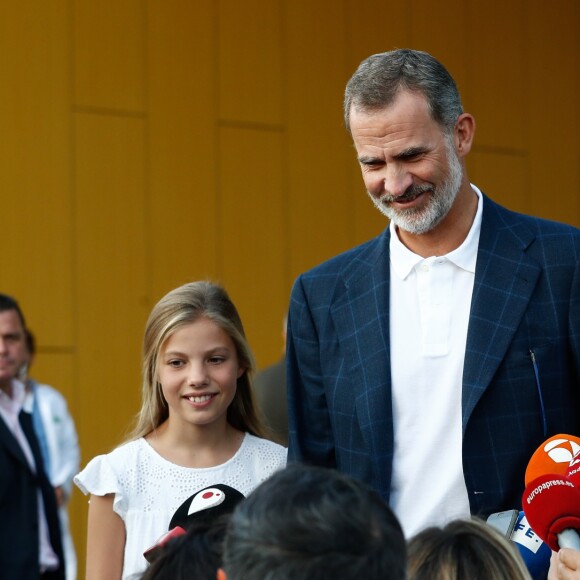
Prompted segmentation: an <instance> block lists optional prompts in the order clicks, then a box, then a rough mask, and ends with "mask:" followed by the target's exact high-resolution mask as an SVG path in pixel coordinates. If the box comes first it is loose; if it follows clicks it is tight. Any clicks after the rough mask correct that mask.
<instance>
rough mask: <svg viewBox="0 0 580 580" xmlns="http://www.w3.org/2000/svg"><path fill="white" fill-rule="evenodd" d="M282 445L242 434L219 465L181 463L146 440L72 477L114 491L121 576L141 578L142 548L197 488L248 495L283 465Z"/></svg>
mask: <svg viewBox="0 0 580 580" xmlns="http://www.w3.org/2000/svg"><path fill="white" fill-rule="evenodd" d="M286 453H287V449H286V448H285V447H282V446H281V445H278V444H277V443H273V442H271V441H267V440H266V439H260V438H258V437H254V436H253V435H250V434H249V433H246V434H245V436H244V439H243V441H242V444H241V445H240V448H239V449H238V451H237V452H236V454H235V455H234V456H233V457H232V458H231V459H230V460H228V461H226V462H225V463H223V464H222V465H217V466H215V467H207V468H191V467H181V466H179V465H176V464H174V463H171V462H170V461H167V460H166V459H164V458H163V457H161V455H159V454H158V453H157V452H156V451H155V450H154V449H153V448H152V447H151V446H150V445H149V443H147V441H145V439H143V438H141V439H137V440H135V441H131V442H129V443H126V444H125V445H122V446H120V447H117V448H116V449H114V450H113V451H111V453H108V454H107V455H99V456H97V457H95V458H94V459H92V460H91V461H90V462H89V463H88V465H87V466H86V467H85V468H84V469H83V471H81V472H80V473H79V474H78V475H77V476H75V478H74V482H75V484H76V485H77V486H78V487H79V489H80V490H81V491H82V492H83V493H84V494H93V495H98V496H104V495H106V494H115V499H114V502H113V510H114V511H115V512H116V513H117V514H119V516H120V517H121V518H122V520H123V522H124V523H125V531H126V542H125V555H124V562H123V575H122V578H123V580H130V579H134V578H140V577H141V574H142V573H143V572H144V570H145V569H146V568H147V561H146V560H145V558H144V557H143V552H144V551H145V550H146V549H147V548H149V547H151V546H152V545H153V544H154V543H155V542H156V541H157V540H158V539H159V537H160V536H161V535H162V534H163V533H164V532H166V531H167V528H168V526H169V522H170V521H171V518H172V517H173V514H174V513H175V511H176V510H177V508H178V507H179V506H180V505H181V504H182V503H183V502H184V501H185V500H186V499H187V498H188V497H190V496H192V495H193V494H194V493H195V492H196V491H198V490H200V489H203V488H204V487H208V486H210V485H213V484H217V483H222V484H225V485H229V486H230V487H233V488H234V489H237V490H238V491H240V492H241V493H242V494H243V495H245V496H247V495H248V494H249V493H250V492H251V491H252V490H253V489H254V488H256V487H257V486H258V485H259V484H260V483H261V482H262V481H264V480H265V479H267V478H268V477H269V476H270V475H272V473H274V472H275V471H277V470H279V469H282V468H284V467H285V465H286Z"/></svg>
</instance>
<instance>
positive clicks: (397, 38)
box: [329, 0, 411, 94]
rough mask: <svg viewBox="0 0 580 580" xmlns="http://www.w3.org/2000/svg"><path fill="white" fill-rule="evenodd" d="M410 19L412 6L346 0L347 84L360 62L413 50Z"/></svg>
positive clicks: (391, 1) (393, 0)
mask: <svg viewBox="0 0 580 580" xmlns="http://www.w3.org/2000/svg"><path fill="white" fill-rule="evenodd" d="M329 14H331V13H329ZM340 16H341V15H340ZM410 16H411V3H410V2H398V1H396V0H381V1H380V2H377V0H346V14H345V17H346V24H347V30H346V36H345V38H346V42H347V46H348V55H347V70H346V78H345V83H346V81H347V80H348V78H349V77H350V75H351V74H352V73H353V72H354V71H355V69H356V67H357V66H358V65H359V64H360V62H361V61H362V60H364V59H365V58H367V57H368V56H370V55H371V54H376V53H378V52H385V51H387V50H393V49H394V48H406V47H408V46H410V42H411V20H410ZM335 19H336V17H335V16H334V17H331V16H329V20H335ZM334 25H335V26H336V23H335V24H334ZM343 92H344V87H343ZM339 94H341V93H339Z"/></svg>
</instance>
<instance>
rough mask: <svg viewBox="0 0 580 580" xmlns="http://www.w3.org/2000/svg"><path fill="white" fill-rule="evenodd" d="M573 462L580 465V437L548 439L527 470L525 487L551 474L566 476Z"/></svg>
mask: <svg viewBox="0 0 580 580" xmlns="http://www.w3.org/2000/svg"><path fill="white" fill-rule="evenodd" d="M572 462H578V463H579V465H580V437H575V436H574V435H565V434H562V433H560V434H558V435H554V436H553V437H550V438H549V439H546V441H544V442H543V443H542V444H541V445H540V446H539V447H538V448H537V449H536V451H535V452H534V454H533V455H532V457H531V459H530V461H529V463H528V467H527V468H526V475H525V485H528V484H529V483H530V482H531V481H533V480H534V479H536V478H537V477H540V475H546V474H548V473H551V474H553V475H566V472H567V471H568V467H569V466H570V465H571V463H572Z"/></svg>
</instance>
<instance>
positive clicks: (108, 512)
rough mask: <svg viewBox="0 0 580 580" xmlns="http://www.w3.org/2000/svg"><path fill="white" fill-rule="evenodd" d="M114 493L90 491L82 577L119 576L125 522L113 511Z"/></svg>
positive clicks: (110, 578)
mask: <svg viewBox="0 0 580 580" xmlns="http://www.w3.org/2000/svg"><path fill="white" fill-rule="evenodd" d="M114 499H115V494H108V495H105V496H98V495H91V499H90V501H89V522H88V532H87V575H86V580H120V578H121V574H122V572H123V554H124V552H125V524H124V523H123V520H122V519H121V518H120V517H119V516H118V515H117V514H116V513H115V512H114V511H113V500H114Z"/></svg>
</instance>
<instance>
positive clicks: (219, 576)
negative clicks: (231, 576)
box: [216, 568, 228, 580]
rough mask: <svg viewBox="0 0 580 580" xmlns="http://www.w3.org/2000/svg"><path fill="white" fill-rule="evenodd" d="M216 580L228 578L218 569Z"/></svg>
mask: <svg viewBox="0 0 580 580" xmlns="http://www.w3.org/2000/svg"><path fill="white" fill-rule="evenodd" d="M216 580H228V576H227V574H226V572H225V570H224V569H223V568H218V571H217V576H216Z"/></svg>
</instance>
